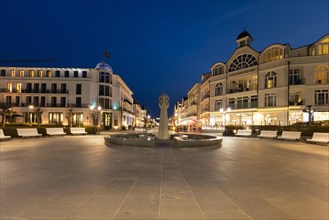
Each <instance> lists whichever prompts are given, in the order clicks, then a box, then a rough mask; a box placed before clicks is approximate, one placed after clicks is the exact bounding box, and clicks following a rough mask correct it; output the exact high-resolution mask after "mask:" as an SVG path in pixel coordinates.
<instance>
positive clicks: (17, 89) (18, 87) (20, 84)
mask: <svg viewBox="0 0 329 220" xmlns="http://www.w3.org/2000/svg"><path fill="white" fill-rule="evenodd" d="M16 91H17V92H18V93H21V92H22V83H16Z"/></svg>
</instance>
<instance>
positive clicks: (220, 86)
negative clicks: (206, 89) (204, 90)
mask: <svg viewBox="0 0 329 220" xmlns="http://www.w3.org/2000/svg"><path fill="white" fill-rule="evenodd" d="M218 95H223V84H222V83H217V84H216V87H215V96H218Z"/></svg>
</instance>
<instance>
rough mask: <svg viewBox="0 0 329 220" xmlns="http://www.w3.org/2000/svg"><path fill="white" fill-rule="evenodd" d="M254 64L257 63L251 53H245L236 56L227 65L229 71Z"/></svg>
mask: <svg viewBox="0 0 329 220" xmlns="http://www.w3.org/2000/svg"><path fill="white" fill-rule="evenodd" d="M255 65H257V60H256V58H255V57H254V56H253V55H251V54H247V53H245V54H242V55H240V56H238V57H237V58H235V59H234V60H233V61H232V63H231V65H230V67H229V72H232V71H236V70H240V69H244V68H248V67H252V66H255Z"/></svg>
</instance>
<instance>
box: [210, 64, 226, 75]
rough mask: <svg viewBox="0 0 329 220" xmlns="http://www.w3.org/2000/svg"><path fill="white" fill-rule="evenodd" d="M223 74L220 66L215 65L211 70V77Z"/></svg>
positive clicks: (222, 68)
mask: <svg viewBox="0 0 329 220" xmlns="http://www.w3.org/2000/svg"><path fill="white" fill-rule="evenodd" d="M221 74H224V67H223V66H222V65H217V66H215V67H214V68H213V69H212V75H213V76H217V75H221Z"/></svg>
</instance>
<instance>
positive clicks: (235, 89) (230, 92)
mask: <svg viewBox="0 0 329 220" xmlns="http://www.w3.org/2000/svg"><path fill="white" fill-rule="evenodd" d="M256 89H257V87H256V86H251V87H249V88H239V87H233V88H230V89H227V90H226V93H227V94H232V93H238V92H248V91H253V90H256Z"/></svg>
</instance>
